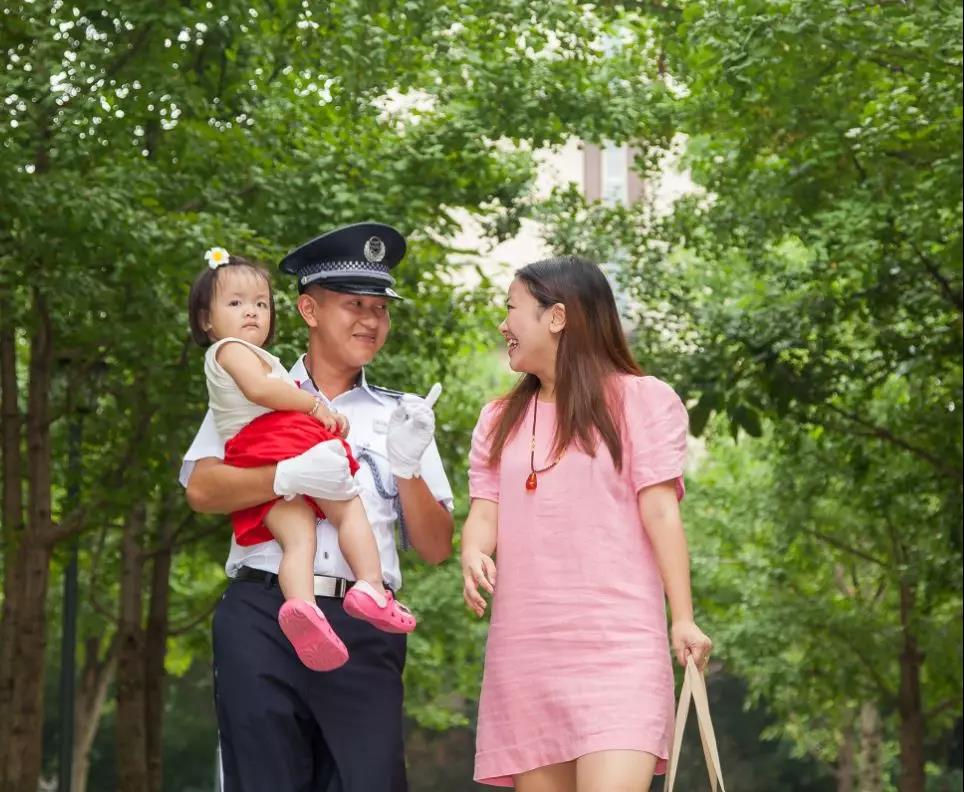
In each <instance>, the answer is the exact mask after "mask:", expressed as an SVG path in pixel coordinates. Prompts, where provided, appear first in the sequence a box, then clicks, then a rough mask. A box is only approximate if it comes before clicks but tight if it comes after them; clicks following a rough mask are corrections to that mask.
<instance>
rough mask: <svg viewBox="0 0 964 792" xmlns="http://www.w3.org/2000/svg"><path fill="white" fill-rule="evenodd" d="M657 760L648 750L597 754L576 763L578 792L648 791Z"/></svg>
mask: <svg viewBox="0 0 964 792" xmlns="http://www.w3.org/2000/svg"><path fill="white" fill-rule="evenodd" d="M655 770H656V757H655V756H653V754H651V753H646V752H645V751H597V752H595V753H590V754H586V755H585V756H580V757H579V758H578V759H577V760H576V789H577V792H649V787H650V784H652V782H653V773H654V772H655Z"/></svg>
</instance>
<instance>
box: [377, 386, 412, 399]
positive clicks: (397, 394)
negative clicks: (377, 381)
mask: <svg viewBox="0 0 964 792" xmlns="http://www.w3.org/2000/svg"><path fill="white" fill-rule="evenodd" d="M368 387H369V389H371V390H373V391H375V393H380V394H382V395H383V396H390V397H391V398H393V399H401V398H402V396H404V395H405V392H404V391H399V390H392V389H391V388H383V387H381V386H380V385H369V386H368Z"/></svg>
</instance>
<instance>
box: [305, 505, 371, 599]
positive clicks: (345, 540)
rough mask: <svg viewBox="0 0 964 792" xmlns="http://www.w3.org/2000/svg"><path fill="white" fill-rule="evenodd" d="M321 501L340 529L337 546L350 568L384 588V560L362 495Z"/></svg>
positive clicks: (325, 510) (326, 514)
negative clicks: (379, 552)
mask: <svg viewBox="0 0 964 792" xmlns="http://www.w3.org/2000/svg"><path fill="white" fill-rule="evenodd" d="M318 503H319V505H320V506H321V508H322V509H324V512H325V516H326V517H327V518H328V519H329V520H330V521H331V524H332V525H334V526H335V528H337V529H338V546H339V547H340V548H341V554H342V555H343V556H345V560H346V561H347V562H348V566H350V567H351V571H352V572H354V573H355V579H356V580H364V581H365V582H366V583H368V584H369V585H371V586H372V588H374V589H375V591H381V590H382V589H383V588H384V584H383V583H382V562H381V558H379V555H378V544H377V543H376V542H375V534H374V533H373V532H372V526H371V523H369V522H368V515H366V514H365V507H364V506H363V505H362V502H361V498H359V497H357V496H356V497H354V498H352V499H351V500H346V501H345V500H343V501H335V500H319V501H318Z"/></svg>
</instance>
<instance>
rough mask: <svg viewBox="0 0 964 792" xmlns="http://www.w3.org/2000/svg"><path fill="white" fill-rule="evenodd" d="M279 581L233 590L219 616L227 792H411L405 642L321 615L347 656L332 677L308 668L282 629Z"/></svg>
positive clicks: (217, 658) (321, 601) (345, 618)
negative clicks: (407, 759)
mask: <svg viewBox="0 0 964 792" xmlns="http://www.w3.org/2000/svg"><path fill="white" fill-rule="evenodd" d="M283 601H284V598H283V596H282V594H281V590H280V589H279V588H278V586H277V579H276V578H274V579H273V580H271V581H269V582H267V583H266V582H264V581H235V582H233V583H231V585H229V586H228V588H227V590H226V591H225V593H224V596H222V598H221V601H220V602H219V603H218V606H217V609H216V610H215V613H214V626H213V637H214V696H215V707H216V709H217V719H218V732H219V735H218V737H219V741H220V747H221V763H222V771H223V776H224V792H407V789H408V784H407V782H406V779H405V754H404V745H403V741H402V669H403V668H404V666H405V636H403V635H391V634H388V633H384V632H381V631H380V630H377V629H375V628H374V627H372V626H371V625H370V624H368V623H367V622H363V621H361V620H359V619H355V618H353V617H351V616H349V615H348V614H347V613H345V611H344V610H343V609H342V601H341V600H340V599H336V598H333V597H318V599H317V602H318V606H319V607H320V608H321V610H322V611H323V612H324V614H325V616H326V617H327V618H328V620H329V622H330V623H331V626H332V627H333V628H334V630H335V632H336V633H337V634H338V636H339V637H340V638H341V639H342V640H343V641H344V642H345V645H346V646H347V647H348V651H349V653H350V657H349V659H348V662H347V663H346V664H345V665H343V666H342V667H341V668H337V669H335V670H334V671H328V672H318V671H312V670H310V669H308V668H306V667H305V666H303V665H302V664H301V661H300V660H299V659H298V657H297V655H296V654H295V651H294V649H293V648H292V646H291V644H290V643H288V639H287V638H285V637H284V634H283V633H282V632H281V628H280V627H279V626H278V609H279V608H280V607H281V604H282V602H283Z"/></svg>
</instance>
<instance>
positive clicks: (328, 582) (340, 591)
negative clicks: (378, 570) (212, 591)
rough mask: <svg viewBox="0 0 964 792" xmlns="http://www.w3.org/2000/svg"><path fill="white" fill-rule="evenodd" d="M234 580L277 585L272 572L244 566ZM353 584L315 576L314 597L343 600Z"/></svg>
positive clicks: (323, 576)
mask: <svg viewBox="0 0 964 792" xmlns="http://www.w3.org/2000/svg"><path fill="white" fill-rule="evenodd" d="M234 579H235V580H245V581H251V582H254V583H264V584H265V585H266V586H268V587H271V586H276V585H278V576H277V575H276V574H275V573H274V572H266V571H265V570H263V569H253V568H252V567H246V566H243V567H241V568H240V569H239V570H238V574H237V575H235V576H234ZM354 584H355V581H354V580H347V579H345V578H340V577H331V576H330V575H315V596H316V597H335V598H337V599H344V598H345V595H346V594H347V593H348V589H350V588H351V587H352V586H353V585H354Z"/></svg>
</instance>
